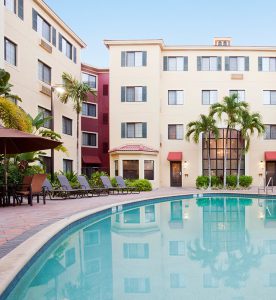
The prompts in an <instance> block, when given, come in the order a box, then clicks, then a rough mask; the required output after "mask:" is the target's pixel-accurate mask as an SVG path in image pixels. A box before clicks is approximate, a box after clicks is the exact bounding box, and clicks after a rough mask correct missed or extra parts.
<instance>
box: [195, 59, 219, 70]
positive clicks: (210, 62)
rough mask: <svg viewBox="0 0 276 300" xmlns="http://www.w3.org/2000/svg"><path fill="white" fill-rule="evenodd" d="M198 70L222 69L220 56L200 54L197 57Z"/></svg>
mask: <svg viewBox="0 0 276 300" xmlns="http://www.w3.org/2000/svg"><path fill="white" fill-rule="evenodd" d="M197 70H198V71H221V57H220V56H198V57H197Z"/></svg>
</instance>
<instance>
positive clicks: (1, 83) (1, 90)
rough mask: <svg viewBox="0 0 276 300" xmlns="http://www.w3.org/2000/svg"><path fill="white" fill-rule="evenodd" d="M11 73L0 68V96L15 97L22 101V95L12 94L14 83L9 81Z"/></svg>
mask: <svg viewBox="0 0 276 300" xmlns="http://www.w3.org/2000/svg"><path fill="white" fill-rule="evenodd" d="M10 77H11V76H10V73H9V72H6V71H5V70H4V69H0V96H2V97H5V98H14V99H17V100H19V101H21V99H20V97H18V96H17V95H13V94H11V88H12V87H13V85H12V84H10V83H9V80H10Z"/></svg>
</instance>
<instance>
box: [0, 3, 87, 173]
mask: <svg viewBox="0 0 276 300" xmlns="http://www.w3.org/2000/svg"><path fill="white" fill-rule="evenodd" d="M2 3H3V1H1V4H0V22H3V23H4V26H0V28H1V29H0V30H2V31H0V36H1V38H2V41H4V43H3V42H2V43H1V48H0V50H1V51H0V52H1V53H3V54H4V57H2V56H3V55H1V59H4V65H3V66H4V69H5V70H6V71H8V72H9V73H10V74H11V83H12V84H13V85H14V87H13V93H14V94H17V95H18V96H19V97H21V99H22V102H20V103H18V105H20V106H21V107H22V108H23V109H24V110H25V111H26V112H27V113H29V114H30V115H31V116H32V117H35V116H36V115H37V114H38V113H39V112H43V113H44V114H45V115H51V114H52V112H53V115H54V118H53V119H54V128H53V129H54V130H55V131H56V132H58V133H59V134H61V138H62V141H63V142H64V146H65V147H66V148H67V149H68V153H69V155H68V156H67V155H66V154H65V153H61V152H57V151H55V166H54V169H55V171H58V170H64V171H69V170H75V171H77V170H76V157H77V155H76V154H77V153H76V151H77V150H76V113H75V112H74V111H73V109H72V108H73V105H72V103H71V102H69V103H68V104H62V103H61V102H60V101H59V100H58V94H57V91H56V89H55V87H57V86H58V85H59V84H62V78H61V75H62V73H63V72H67V73H70V74H72V75H73V76H74V77H75V78H77V79H78V80H80V79H81V61H80V51H81V49H82V48H84V47H85V43H84V42H83V41H82V40H81V39H80V38H79V37H78V36H77V35H76V34H75V33H74V32H73V31H72V30H71V29H70V28H69V27H68V26H67V25H66V24H65V23H64V22H63V21H62V20H61V19H60V17H59V16H57V15H56V13H55V12H54V11H53V10H52V9H51V8H50V7H48V6H47V5H46V4H45V3H44V2H43V1H41V0H25V1H22V0H6V1H5V4H4V5H3V4H2ZM1 13H2V14H3V18H2V15H1ZM0 25H1V24H0ZM3 46H4V49H3ZM2 49H3V51H2ZM0 66H1V61H0ZM52 92H53V93H52ZM51 94H52V96H53V99H52V100H53V101H51ZM51 126H52V125H51V124H50V123H49V122H48V123H47V124H45V127H47V128H51ZM50 161H51V158H50V152H48V153H47V155H46V157H45V163H46V165H49V164H50ZM79 171H80V170H79Z"/></svg>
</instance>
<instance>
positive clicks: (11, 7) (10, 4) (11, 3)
mask: <svg viewBox="0 0 276 300" xmlns="http://www.w3.org/2000/svg"><path fill="white" fill-rule="evenodd" d="M16 2H17V1H16V0H4V5H5V7H6V8H7V10H8V11H10V12H12V13H14V14H16Z"/></svg>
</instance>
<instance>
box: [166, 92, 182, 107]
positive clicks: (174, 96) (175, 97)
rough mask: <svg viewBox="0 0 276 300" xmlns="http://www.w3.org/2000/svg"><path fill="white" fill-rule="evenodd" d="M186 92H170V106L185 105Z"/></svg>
mask: <svg viewBox="0 0 276 300" xmlns="http://www.w3.org/2000/svg"><path fill="white" fill-rule="evenodd" d="M183 101H184V91H183V90H170V91H168V103H169V105H183Z"/></svg>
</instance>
